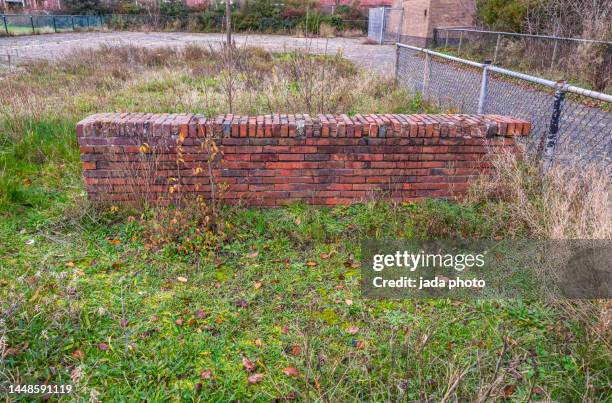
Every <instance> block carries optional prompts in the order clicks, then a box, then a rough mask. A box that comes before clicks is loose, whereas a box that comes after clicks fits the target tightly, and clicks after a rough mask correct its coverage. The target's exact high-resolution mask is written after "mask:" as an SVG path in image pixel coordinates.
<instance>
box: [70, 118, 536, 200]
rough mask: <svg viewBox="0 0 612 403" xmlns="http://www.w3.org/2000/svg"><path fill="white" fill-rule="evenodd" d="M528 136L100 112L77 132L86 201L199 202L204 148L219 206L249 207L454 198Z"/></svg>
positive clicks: (205, 182) (470, 126)
mask: <svg viewBox="0 0 612 403" xmlns="http://www.w3.org/2000/svg"><path fill="white" fill-rule="evenodd" d="M529 131H530V124H529V123H528V122H526V121H523V120H518V119H513V118H508V117H503V116H498V115H483V116H476V115H392V114H387V115H356V116H353V117H349V116H347V115H340V116H331V115H317V116H309V115H307V114H300V115H265V116H239V115H229V114H228V115H225V116H219V117H217V118H205V117H203V116H199V115H192V114H146V113H102V114H97V115H93V116H89V117H88V118H86V119H85V120H83V121H81V122H79V123H78V124H77V128H76V132H77V137H78V141H79V145H80V149H81V159H82V161H83V176H84V180H85V184H86V186H87V192H88V194H89V197H90V199H92V200H100V201H111V202H132V201H138V200H142V199H147V200H151V201H156V202H161V203H168V202H172V201H173V200H175V199H176V198H177V197H179V196H180V197H182V196H185V195H202V196H204V197H210V193H211V184H210V181H209V172H208V162H207V161H208V155H207V153H206V147H205V146H204V142H205V139H206V138H214V139H215V143H216V144H217V145H218V148H219V150H220V151H221V152H222V159H221V161H220V162H219V163H218V164H215V165H214V166H213V169H212V174H213V176H214V177H215V178H216V179H215V182H216V183H217V184H225V185H226V186H227V189H226V190H225V191H224V192H222V197H223V198H225V199H226V202H228V203H244V204H246V205H251V206H280V205H284V204H287V203H291V202H293V201H296V200H305V201H307V202H309V203H312V204H320V205H335V204H348V203H353V202H359V201H363V200H367V199H369V198H373V197H376V198H381V197H383V198H388V199H394V200H402V201H408V200H417V199H421V198H424V197H445V198H449V197H455V196H457V195H460V194H462V193H463V192H465V190H466V189H467V188H468V183H469V181H470V180H471V179H473V178H474V177H476V176H477V175H479V174H481V173H483V172H488V171H490V170H491V169H493V168H492V164H491V163H490V158H491V155H492V154H493V153H495V152H499V151H500V150H509V151H511V152H520V147H519V146H518V145H517V144H516V142H515V137H517V136H525V135H527V134H528V133H529ZM217 188H218V186H217Z"/></svg>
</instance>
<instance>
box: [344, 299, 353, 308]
mask: <svg viewBox="0 0 612 403" xmlns="http://www.w3.org/2000/svg"><path fill="white" fill-rule="evenodd" d="M344 303H345V304H347V305H349V306H351V305H353V300H352V299H345V300H344Z"/></svg>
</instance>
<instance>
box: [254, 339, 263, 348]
mask: <svg viewBox="0 0 612 403" xmlns="http://www.w3.org/2000/svg"><path fill="white" fill-rule="evenodd" d="M255 345H256V346H257V347H261V346H263V341H261V339H255Z"/></svg>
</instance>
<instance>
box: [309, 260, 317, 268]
mask: <svg viewBox="0 0 612 403" xmlns="http://www.w3.org/2000/svg"><path fill="white" fill-rule="evenodd" d="M317 265H318V263H317V262H313V261H309V262H306V266H308V267H315V266H317Z"/></svg>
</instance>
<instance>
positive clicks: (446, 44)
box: [444, 30, 448, 49]
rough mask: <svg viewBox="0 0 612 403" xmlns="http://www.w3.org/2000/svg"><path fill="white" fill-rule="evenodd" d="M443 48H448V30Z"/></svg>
mask: <svg viewBox="0 0 612 403" xmlns="http://www.w3.org/2000/svg"><path fill="white" fill-rule="evenodd" d="M444 48H445V49H446V48H448V30H446V41H445V42H444Z"/></svg>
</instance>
